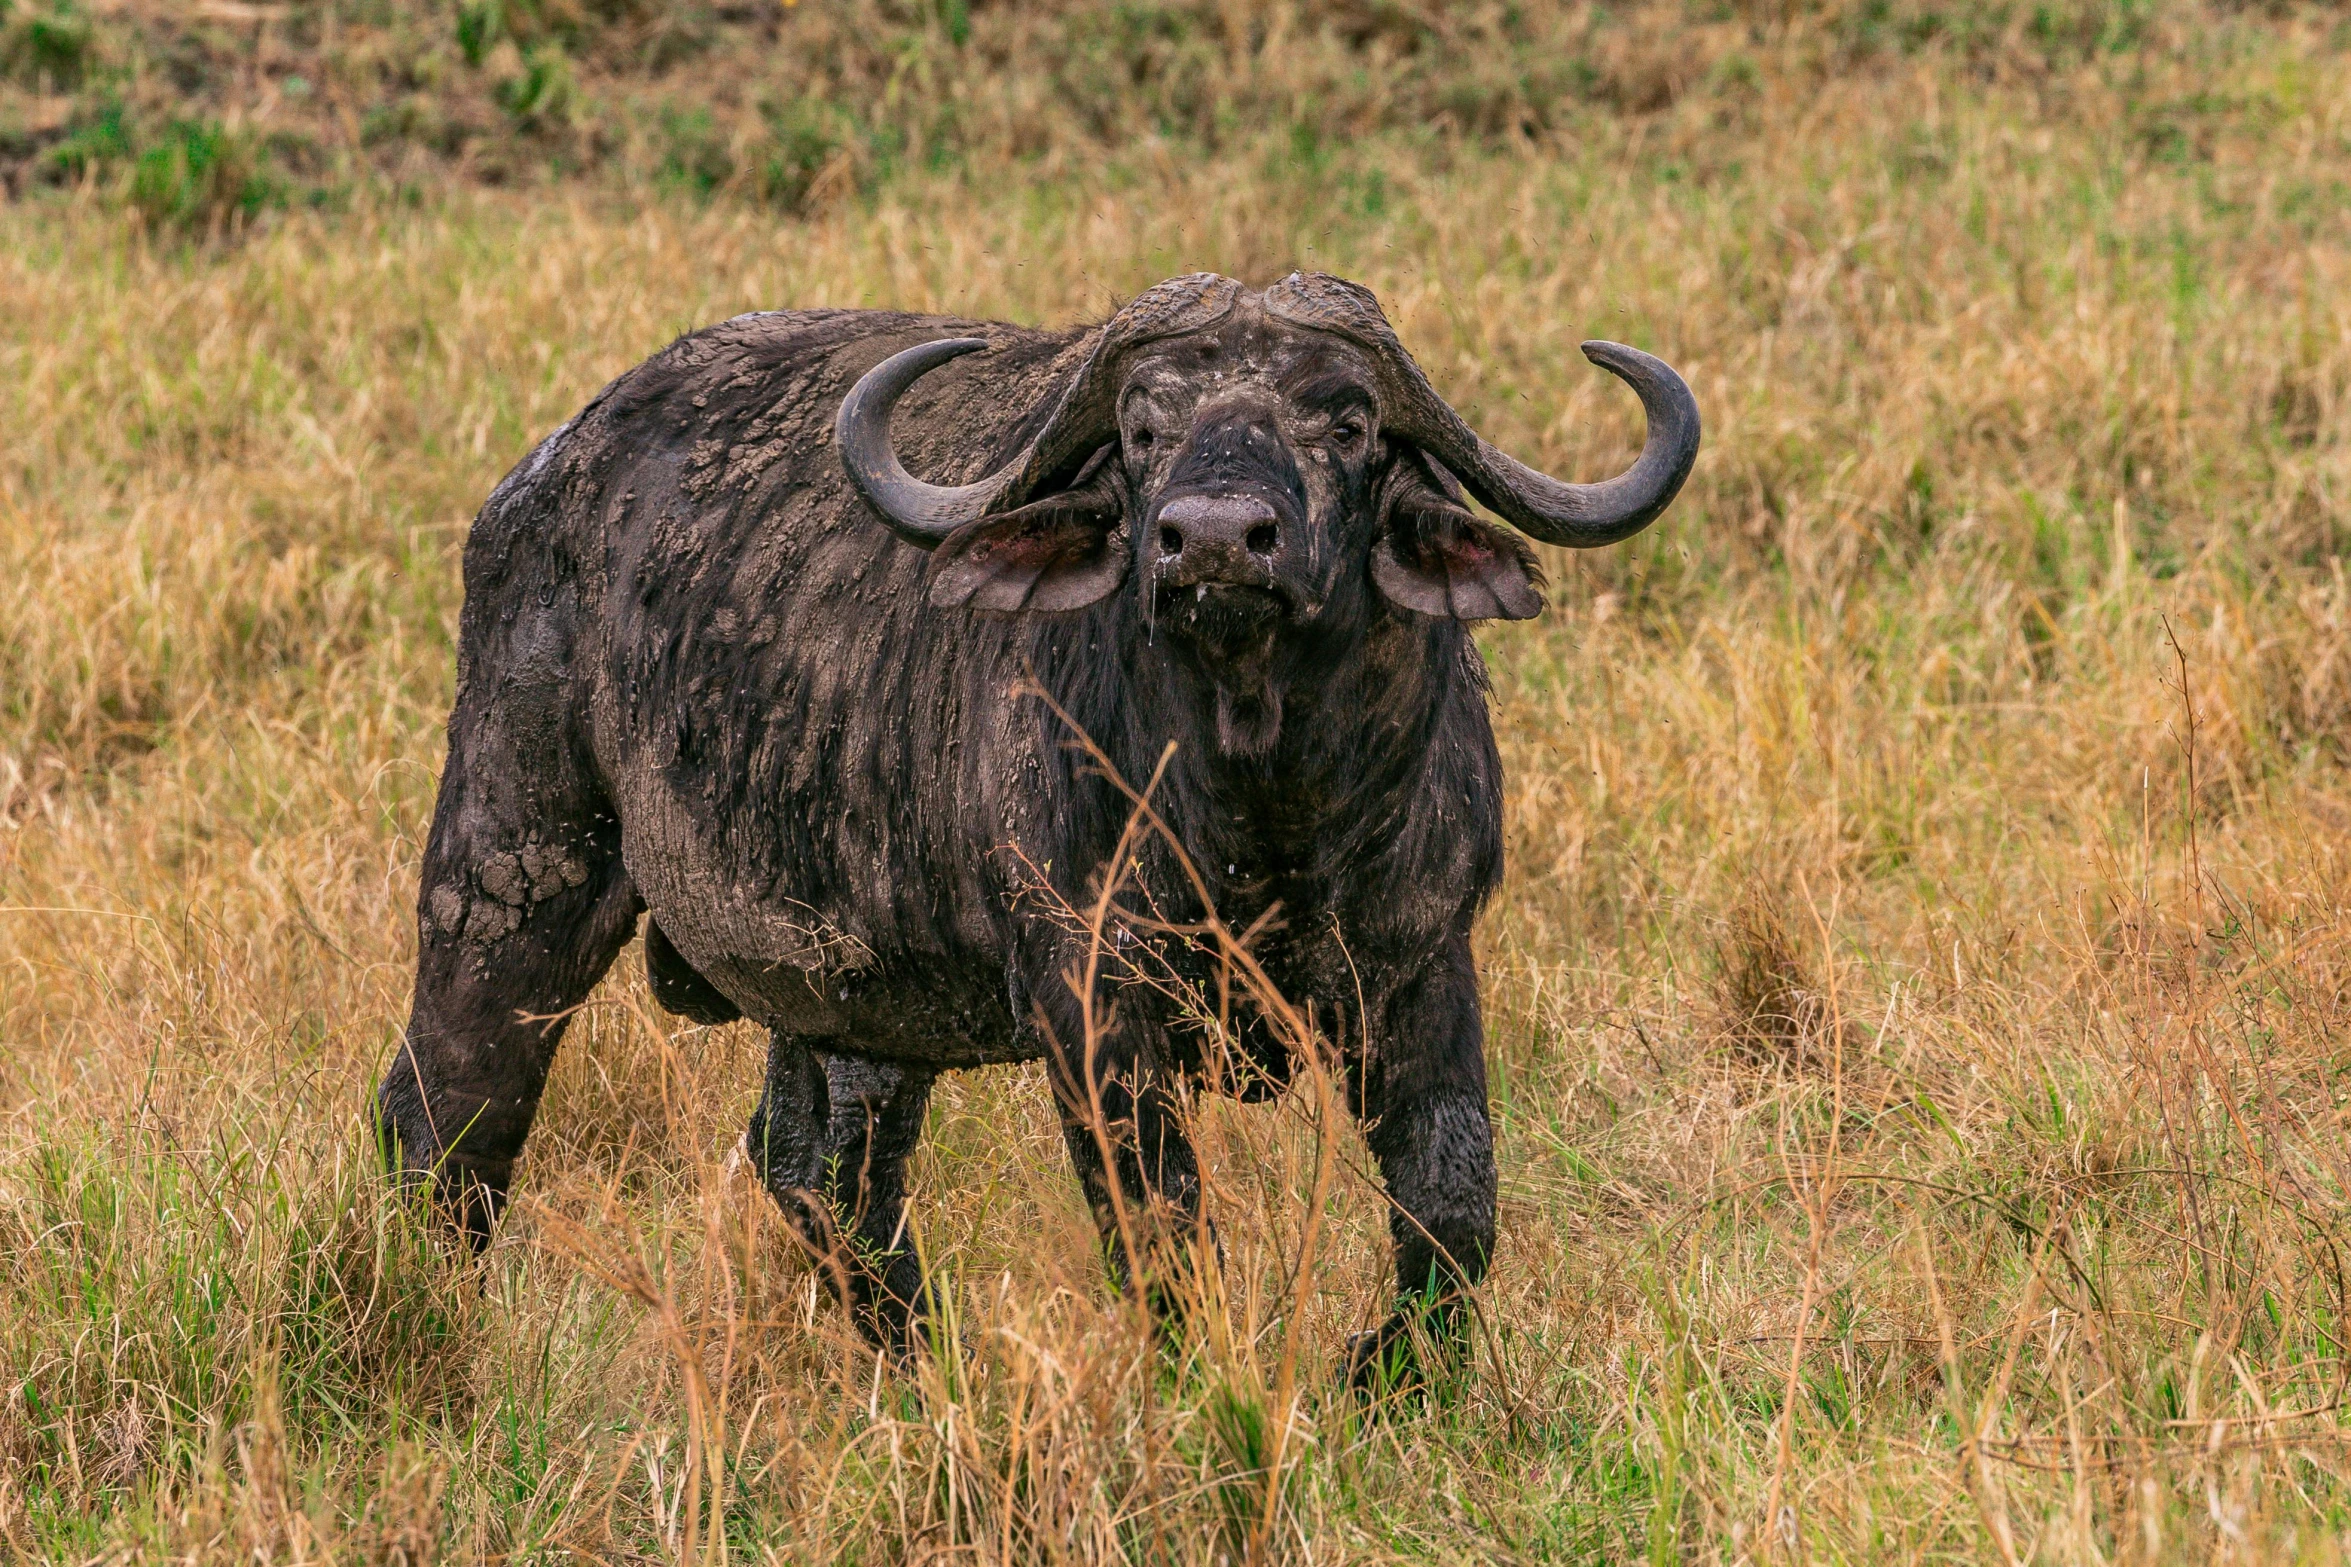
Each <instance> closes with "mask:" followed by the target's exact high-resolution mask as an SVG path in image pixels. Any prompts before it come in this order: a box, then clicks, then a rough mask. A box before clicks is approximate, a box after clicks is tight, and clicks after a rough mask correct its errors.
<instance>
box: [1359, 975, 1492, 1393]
mask: <svg viewBox="0 0 2351 1567" xmlns="http://www.w3.org/2000/svg"><path fill="white" fill-rule="evenodd" d="M1483 1044H1484V1023H1483V1021H1482V1019H1481V1016H1480V1013H1479V1009H1478V995H1477V970H1476V969H1475V967H1474V966H1473V965H1472V963H1471V960H1470V955H1469V947H1468V943H1467V942H1466V941H1462V942H1458V943H1454V944H1451V945H1450V946H1449V947H1448V948H1447V950H1445V951H1444V952H1441V953H1440V954H1438V955H1437V957H1436V958H1435V959H1434V960H1433V961H1432V963H1431V964H1430V966H1429V968H1428V969H1426V970H1424V971H1423V972H1422V973H1421V975H1419V976H1418V977H1417V978H1415V979H1414V980H1413V981H1411V982H1410V983H1409V984H1407V985H1405V986H1404V987H1403V989H1402V990H1400V991H1399V992H1398V993H1397V995H1396V996H1395V998H1394V1000H1393V1001H1392V1002H1391V1004H1390V1007H1389V1012H1388V1027H1387V1030H1386V1038H1385V1039H1384V1040H1381V1041H1379V1042H1378V1048H1377V1049H1376V1050H1375V1052H1374V1054H1373V1061H1372V1064H1370V1065H1367V1067H1366V1068H1365V1071H1364V1076H1363V1080H1362V1083H1361V1089H1360V1092H1361V1096H1362V1114H1363V1118H1364V1121H1365V1123H1366V1127H1365V1132H1366V1136H1365V1140H1366V1141H1367V1142H1369V1143H1370V1145H1371V1151H1372V1156H1373V1157H1374V1158H1375V1159H1376V1160H1378V1162H1379V1167H1380V1177H1381V1179H1382V1181H1383V1182H1384V1183H1385V1184H1386V1186H1387V1191H1388V1200H1389V1205H1390V1206H1389V1212H1388V1234H1389V1239H1390V1241H1391V1242H1392V1244H1393V1245H1394V1248H1395V1257H1396V1293H1397V1302H1396V1308H1395V1310H1394V1311H1393V1312H1392V1313H1390V1315H1389V1317H1388V1319H1387V1321H1385V1322H1383V1323H1382V1324H1381V1325H1380V1326H1379V1327H1377V1328H1374V1329H1372V1330H1371V1331H1370V1332H1367V1333H1360V1334H1357V1335H1356V1336H1355V1338H1354V1339H1353V1341H1351V1342H1350V1343H1349V1345H1348V1357H1347V1358H1348V1376H1349V1380H1350V1381H1351V1382H1352V1383H1353V1384H1354V1386H1355V1387H1356V1388H1357V1389H1358V1390H1361V1391H1364V1392H1370V1393H1379V1392H1384V1391H1390V1390H1396V1389H1401V1388H1408V1387H1411V1386H1414V1385H1416V1384H1417V1383H1418V1382H1419V1381H1420V1379H1421V1376H1422V1371H1423V1368H1422V1367H1421V1365H1420V1364H1419V1361H1418V1358H1417V1355H1416V1353H1415V1340H1416V1338H1417V1339H1420V1340H1423V1341H1426V1342H1429V1343H1431V1344H1432V1345H1433V1346H1434V1347H1435V1348H1436V1349H1437V1350H1438V1351H1439V1352H1440V1353H1441V1354H1444V1355H1446V1356H1447V1357H1448V1358H1452V1357H1457V1356H1458V1355H1459V1353H1460V1352H1461V1350H1462V1349H1463V1348H1464V1347H1465V1344H1466V1338H1467V1328H1468V1321H1467V1316H1468V1293H1469V1291H1470V1290H1471V1289H1472V1288H1474V1287H1475V1286H1476V1285H1477V1283H1478V1282H1479V1280H1481V1279H1483V1278H1484V1277H1485V1274H1486V1266H1487V1262H1488V1260H1489V1258H1490V1257H1491V1255H1492V1253H1493V1249H1494V1129H1493V1123H1492V1121H1491V1119H1490V1118H1489V1115H1488V1111H1487V1107H1486V1062H1485V1054H1484V1049H1483Z"/></svg>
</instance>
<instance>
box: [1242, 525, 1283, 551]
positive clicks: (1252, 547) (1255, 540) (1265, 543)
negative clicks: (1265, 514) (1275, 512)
mask: <svg viewBox="0 0 2351 1567" xmlns="http://www.w3.org/2000/svg"><path fill="white" fill-rule="evenodd" d="M1280 538H1281V535H1280V533H1278V532H1276V531H1275V529H1274V525H1273V524H1272V523H1270V522H1261V523H1259V524H1258V525H1257V526H1256V527H1254V528H1251V529H1250V530H1249V553H1250V554H1252V555H1271V554H1272V553H1273V547H1274V545H1275V543H1276V542H1278V541H1279V540H1280Z"/></svg>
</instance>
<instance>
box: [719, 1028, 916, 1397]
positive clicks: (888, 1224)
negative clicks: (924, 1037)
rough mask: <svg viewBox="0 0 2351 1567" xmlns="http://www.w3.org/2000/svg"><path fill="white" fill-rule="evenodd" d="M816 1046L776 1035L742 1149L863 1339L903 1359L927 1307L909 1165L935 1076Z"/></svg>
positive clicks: (899, 1064)
mask: <svg viewBox="0 0 2351 1567" xmlns="http://www.w3.org/2000/svg"><path fill="white" fill-rule="evenodd" d="M820 1043H821V1042H820V1041H814V1040H810V1039H806V1038H803V1037H801V1036H799V1035H795V1034H786V1033H781V1032H778V1033H774V1034H772V1035H770V1036H769V1040H768V1054H767V1086H766V1088H765V1089H764V1090H763V1091H762V1093H761V1095H760V1100H759V1108H758V1109H757V1110H755V1111H753V1112H752V1116H751V1126H750V1129H749V1130H748V1131H747V1132H746V1133H745V1134H744V1139H743V1145H744V1149H745V1151H746V1152H747V1153H748V1154H749V1155H750V1158H751V1161H752V1163H753V1165H754V1166H755V1167H756V1168H757V1169H758V1171H759V1178H760V1181H761V1184H763V1185H765V1186H766V1187H767V1189H768V1191H769V1192H770V1193H771V1194H772V1195H773V1196H774V1197H775V1200H776V1204H777V1206H779V1207H780V1208H782V1209H783V1212H784V1217H785V1219H786V1221H787V1222H789V1223H790V1224H791V1226H792V1229H793V1231H794V1233H795V1234H797V1235H798V1236H799V1238H800V1240H801V1242H802V1243H803V1244H804V1245H806V1246H807V1247H808V1250H809V1253H810V1255H811V1256H812V1257H813V1258H814V1259H815V1260H816V1262H817V1265H818V1267H819V1268H821V1269H822V1270H823V1271H824V1273H825V1275H826V1276H827V1278H828V1280H829V1281H830V1282H831V1284H832V1286H833V1288H834V1291H835V1293H837V1294H838V1295H839V1296H840V1297H841V1299H842V1304H843V1305H845V1306H846V1307H847V1308H848V1309H849V1312H850V1314H851V1316H852V1317H854V1318H855V1320H856V1322H857V1325H858V1327H859V1328H860V1329H861V1330H862V1331H863V1332H864V1334H865V1335H866V1337H867V1339H868V1340H870V1341H871V1342H872V1343H874V1344H875V1345H876V1346H877V1347H879V1348H881V1349H883V1350H886V1351H888V1352H889V1353H890V1354H892V1355H900V1356H902V1355H904V1354H906V1353H907V1352H908V1351H909V1350H911V1348H912V1347H913V1343H914V1336H915V1330H916V1327H917V1325H918V1324H919V1323H920V1322H921V1321H922V1319H923V1317H924V1316H925V1315H927V1309H928V1304H929V1299H928V1288H927V1285H926V1284H925V1282H924V1280H923V1276H922V1264H921V1261H920V1259H918V1258H917V1257H916V1255H915V1252H914V1248H913V1247H912V1246H911V1245H909V1244H908V1243H907V1236H906V1224H905V1218H906V1161H907V1160H908V1159H909V1158H910V1157H912V1156H913V1153H914V1148H915V1144H916V1143H917V1142H918V1141H919V1140H920V1139H921V1136H922V1120H923V1112H924V1110H925V1108H926V1107H927V1106H928V1105H929V1103H930V1093H931V1081H932V1078H933V1075H934V1074H933V1073H931V1072H930V1071H928V1070H926V1069H924V1068H921V1067H915V1066H907V1065H904V1064H901V1063H898V1062H894V1061H879V1060H874V1059H870V1058H868V1057H863V1056H853V1055H838V1054H834V1053H832V1052H830V1051H826V1050H823V1049H821V1048H819V1045H820Z"/></svg>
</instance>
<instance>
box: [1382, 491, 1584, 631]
mask: <svg viewBox="0 0 2351 1567" xmlns="http://www.w3.org/2000/svg"><path fill="white" fill-rule="evenodd" d="M1451 480H1452V475H1451V474H1448V473H1446V472H1445V471H1444V470H1443V469H1442V468H1438V467H1437V466H1436V464H1435V463H1434V462H1433V461H1432V460H1431V459H1429V458H1427V457H1424V456H1422V455H1421V454H1420V453H1418V452H1409V451H1408V452H1400V453H1398V454H1397V457H1396V460H1395V461H1394V463H1392V464H1391V465H1390V467H1389V470H1388V480H1387V485H1386V489H1385V493H1384V494H1383V496H1382V500H1381V506H1380V512H1381V519H1380V531H1379V538H1378V539H1377V541H1375V542H1374V543H1373V545H1372V548H1371V580H1372V581H1373V582H1375V583H1377V584H1378V585H1379V590H1380V591H1381V592H1382V593H1384V594H1386V595H1387V596H1388V599H1389V601H1390V602H1391V603H1394V604H1397V605H1399V606H1401V607H1402V608H1405V609H1409V610H1415V611H1418V612H1419V613H1420V614H1423V615H1446V616H1450V617H1452V618H1453V619H1455V620H1526V619H1529V618H1531V617H1533V616H1535V615H1539V614H1541V613H1542V612H1543V593H1542V587H1543V570H1542V568H1541V567H1540V566H1538V565H1537V564H1535V554H1534V551H1533V550H1532V549H1530V548H1528V547H1527V544H1526V541H1525V540H1523V539H1521V538H1520V537H1519V536H1518V535H1517V534H1515V533H1510V532H1507V531H1505V530H1504V529H1501V528H1497V527H1493V526H1491V525H1490V524H1487V523H1483V522H1480V521H1478V519H1477V518H1475V517H1473V516H1471V515H1470V514H1469V508H1468V507H1467V506H1465V505H1463V504H1462V503H1461V500H1460V499H1459V493H1460V492H1459V491H1458V489H1457V488H1456V487H1455V486H1454V485H1453V484H1452V482H1451Z"/></svg>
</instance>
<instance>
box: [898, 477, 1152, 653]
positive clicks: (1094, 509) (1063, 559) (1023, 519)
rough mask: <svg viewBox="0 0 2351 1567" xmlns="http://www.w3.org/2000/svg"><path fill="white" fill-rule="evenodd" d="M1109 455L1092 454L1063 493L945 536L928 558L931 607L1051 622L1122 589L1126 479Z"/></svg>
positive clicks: (1060, 492)
mask: <svg viewBox="0 0 2351 1567" xmlns="http://www.w3.org/2000/svg"><path fill="white" fill-rule="evenodd" d="M1113 450H1114V448H1113V447H1110V446H1105V447H1103V448H1102V450H1100V451H1098V452H1096V453H1095V454H1094V455H1093V457H1092V458H1091V459H1090V460H1089V461H1088V462H1087V463H1086V465H1085V467H1083V468H1081V469H1079V470H1078V476H1077V481H1076V482H1075V483H1073V484H1072V485H1071V486H1070V487H1069V488H1068V489H1066V490H1058V491H1056V492H1054V493H1053V494H1051V495H1048V496H1046V497H1044V498H1043V499H1042V500H1035V501H1031V502H1029V504H1027V505H1026V506H1023V507H1021V508H1020V509H1019V510H1017V511H1008V512H1006V513H1004V515H1002V516H1001V517H982V518H980V519H979V520H978V521H976V522H967V523H965V524H964V525H963V526H962V527H960V528H957V529H956V530H955V531H954V532H953V533H950V534H948V535H947V537H946V539H945V541H944V542H942V543H941V544H940V545H939V547H938V549H937V550H936V551H935V552H933V554H932V556H931V602H932V603H933V604H936V605H938V606H939V607H940V608H942V609H953V608H956V607H957V606H960V605H969V606H970V607H971V608H973V609H992V610H1000V611H1005V612H1010V611H1014V610H1034V611H1037V612H1039V613H1043V614H1051V613H1053V612H1055V611H1058V610H1070V609H1083V608H1085V607H1086V606H1087V605H1088V604H1091V603H1093V602H1095V601H1096V600H1098V599H1101V598H1103V597H1105V596H1107V595H1108V594H1109V593H1110V592H1111V591H1112V590H1113V589H1115V588H1116V587H1117V586H1118V585H1119V584H1120V583H1121V582H1123V581H1125V580H1126V574H1127V551H1126V549H1125V548H1123V547H1122V545H1121V542H1120V540H1121V538H1123V536H1124V532H1125V530H1124V528H1123V527H1122V526H1121V524H1122V523H1123V522H1124V521H1125V519H1126V504H1127V492H1126V472H1125V469H1124V467H1123V466H1122V465H1121V464H1119V463H1116V462H1113V461H1110V460H1109V458H1110V454H1111V452H1112V451H1113Z"/></svg>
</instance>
